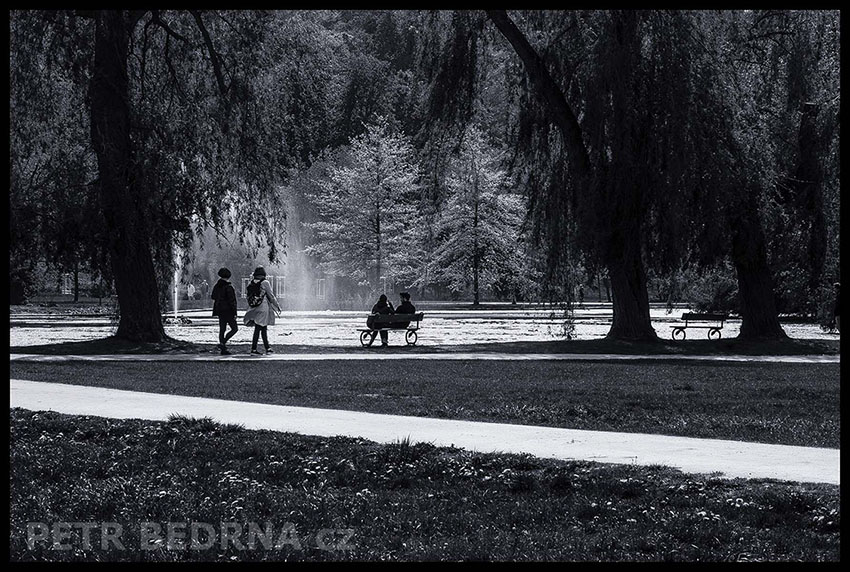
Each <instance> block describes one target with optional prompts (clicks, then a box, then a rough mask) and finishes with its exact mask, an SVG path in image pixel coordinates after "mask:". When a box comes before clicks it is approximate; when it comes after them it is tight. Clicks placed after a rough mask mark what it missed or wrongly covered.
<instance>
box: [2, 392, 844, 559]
mask: <svg viewBox="0 0 850 572" xmlns="http://www.w3.org/2000/svg"><path fill="white" fill-rule="evenodd" d="M10 432H11V438H10V492H11V495H10V509H11V519H10V550H9V555H10V560H12V561H20V560H65V561H67V560H80V561H84V560H111V561H121V560H123V561H139V560H143V561H172V560H204V561H221V560H225V561H228V560H276V561H279V560H591V561H599V560H602V561H640V560H649V561H660V560H674V561H728V560H768V561H786V560H804V561H819V560H833V561H837V560H838V559H839V558H840V552H839V547H840V532H839V529H840V504H839V487H837V486H830V485H795V484H788V483H777V482H773V481H747V480H732V481H729V480H724V479H715V478H711V477H691V476H687V475H683V474H682V473H680V472H678V471H675V470H672V469H667V468H663V467H637V466H615V465H599V464H594V463H588V462H563V461H554V460H541V459H535V458H533V457H529V456H521V455H495V454H477V453H469V452H466V451H463V450H459V449H453V448H436V447H434V446H431V445H428V444H415V445H411V444H409V443H404V442H401V443H396V444H389V445H378V444H375V443H372V442H369V441H365V440H361V439H350V438H319V437H309V436H301V435H296V434H290V433H275V432H269V431H248V430H245V429H243V428H241V427H238V426H232V425H228V426H223V425H219V424H216V423H214V422H212V421H210V420H208V419H199V420H195V419H187V418H183V417H176V418H172V419H171V420H170V421H169V422H146V421H139V420H108V419H103V418H98V417H78V416H67V415H60V414H57V413H52V412H32V411H27V410H21V409H12V410H10ZM61 521H64V522H68V523H93V525H94V526H95V528H94V530H92V531H91V532H90V533H89V534H90V537H89V541H90V548H89V549H86V547H85V544H84V541H83V538H82V536H81V530H82V525H75V526H72V527H70V529H69V530H70V532H71V533H70V535H69V537H67V538H65V539H64V540H63V539H59V540H58V541H59V542H61V544H63V545H67V546H70V549H68V550H54V549H52V545H51V544H50V541H52V540H56V536H54V535H52V534H51V529H50V527H52V526H55V525H56V523H58V522H61ZM142 522H153V523H157V524H159V525H160V526H161V527H162V531H161V532H160V533H159V534H153V535H152V536H153V538H154V540H155V541H154V542H152V543H150V544H148V543H145V546H147V547H150V548H151V550H141V549H140V547H141V545H142V542H141V539H140V530H141V523H142ZM27 523H43V525H44V528H41V526H42V525H40V524H39V525H34V524H31V525H30V527H31V528H30V530H32V531H37V532H40V533H44V535H45V537H46V538H45V541H41V540H35V541H33V543H32V548H29V547H28V546H27ZM104 523H116V524H118V525H120V526H121V528H122V532H121V533H120V534H118V535H117V536H118V540H119V542H120V543H121V546H122V547H123V550H121V549H118V548H117V547H116V546H117V545H116V544H114V543H108V542H107V543H106V549H105V550H104V549H102V548H101V541H102V540H103V537H102V536H101V528H100V527H101V525H102V524H104ZM167 523H180V524H177V525H176V526H177V527H179V528H178V529H177V530H178V531H183V532H185V533H186V537H187V539H191V538H192V537H193V535H192V534H191V532H190V531H191V530H193V528H192V527H193V526H195V527H197V528H198V529H200V530H201V533H199V534H195V535H194V537H195V539H196V540H198V541H200V542H201V543H203V544H202V545H205V546H210V545H211V547H209V548H207V549H204V550H192V549H191V548H187V547H186V545H183V546H180V545H178V544H172V545H171V546H170V548H169V545H168V537H167V536H166V530H167V528H166V527H167V526H168V524H167ZM199 523H200V524H199ZM225 523H235V524H234V525H233V526H234V527H235V528H234V529H225V527H224V524H225ZM249 523H254V526H255V528H254V529H253V530H255V531H256V530H260V531H261V532H270V534H269V537H268V540H267V541H265V543H264V541H262V540H257V539H256V538H255V542H254V547H255V549H254V550H250V549H245V550H240V549H238V548H237V545H236V544H235V543H234V542H233V541H228V540H227V539H226V535H225V534H224V532H223V531H226V532H230V533H232V534H231V537H232V538H235V540H236V541H237V542H239V543H240V545H241V546H243V547H244V546H247V545H249V544H250V535H249V533H250V531H251V530H252V529H251V526H252V525H251V524H249ZM267 523H270V524H267ZM204 524H206V525H208V526H209V528H204V526H203V525H204ZM33 527H34V528H33ZM256 527H261V528H260V529H258V528H256ZM286 527H289V533H288V535H287V536H286V537H285V538H284V540H283V541H281V537H283V535H282V534H281V532H282V531H283V530H285V528H286ZM328 530H331V533H330V536H329V535H328V533H327V531H328ZM208 531H209V532H211V534H212V536H206V534H207V532H208ZM57 532H62V529H57ZM222 539H223V540H222ZM186 542H189V540H187V541H186ZM343 543H344V544H343ZM275 544H277V545H279V546H280V548H279V549H275V548H274V547H275ZM222 545H223V546H222ZM323 548H324V549H323ZM343 548H345V549H343Z"/></svg>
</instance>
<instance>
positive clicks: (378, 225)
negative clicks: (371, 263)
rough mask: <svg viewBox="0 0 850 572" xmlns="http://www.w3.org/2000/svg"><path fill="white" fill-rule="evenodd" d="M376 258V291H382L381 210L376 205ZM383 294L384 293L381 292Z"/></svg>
mask: <svg viewBox="0 0 850 572" xmlns="http://www.w3.org/2000/svg"><path fill="white" fill-rule="evenodd" d="M375 256H376V258H377V260H376V266H375V290H376V291H378V290H381V271H382V268H381V265H382V260H381V208H380V206H379V205H375ZM379 293H382V292H379Z"/></svg>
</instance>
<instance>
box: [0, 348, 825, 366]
mask: <svg viewBox="0 0 850 572" xmlns="http://www.w3.org/2000/svg"><path fill="white" fill-rule="evenodd" d="M393 349H398V348H393ZM388 357H391V358H392V359H394V360H399V359H425V360H561V361H633V360H662V361H663V360H676V361H681V360H698V361H732V362H774V363H840V362H841V356H840V355H778V356H771V355H767V356H765V355H685V354H653V355H628V354H531V353H529V354H523V353H496V352H494V353H490V352H447V353H412V352H411V353H408V352H407V351H387V352H384V351H383V350H380V349H375V350H361V351H357V352H351V353H334V352H324V353H275V354H270V355H262V356H257V355H248V354H238V353H234V354H232V355H227V356H222V355H217V354H215V353H206V354H110V355H41V354H10V355H9V359H10V360H12V361H27V362H65V361H196V360H202V361H241V360H258V359H262V360H274V361H317V360H382V359H387V358H388Z"/></svg>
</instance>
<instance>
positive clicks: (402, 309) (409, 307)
mask: <svg viewBox="0 0 850 572" xmlns="http://www.w3.org/2000/svg"><path fill="white" fill-rule="evenodd" d="M395 313H396V314H415V313H416V306H414V305H413V304H411V303H410V300H405V301H404V302H402V303H401V304H399V306H398V308H396V309H395Z"/></svg>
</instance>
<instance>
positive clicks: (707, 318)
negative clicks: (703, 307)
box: [670, 312, 729, 340]
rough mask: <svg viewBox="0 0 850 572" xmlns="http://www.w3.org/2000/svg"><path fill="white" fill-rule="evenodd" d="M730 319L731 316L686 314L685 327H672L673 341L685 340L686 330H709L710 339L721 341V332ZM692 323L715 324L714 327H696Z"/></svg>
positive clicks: (683, 317)
mask: <svg viewBox="0 0 850 572" xmlns="http://www.w3.org/2000/svg"><path fill="white" fill-rule="evenodd" d="M728 319H729V314H707V313H706V314H698V313H696V312H685V313H683V314H682V320H684V322H685V324H684V325H681V324H679V325H676V326H670V327H671V328H673V334H672V335H673V339H674V340H684V339H685V330H686V329H688V328H707V329H708V339H710V340H719V339H720V330H722V329H723V322H725V321H726V320H728ZM692 322H714V324H713V325H705V324H702V325H694V324H693V323H692Z"/></svg>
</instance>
